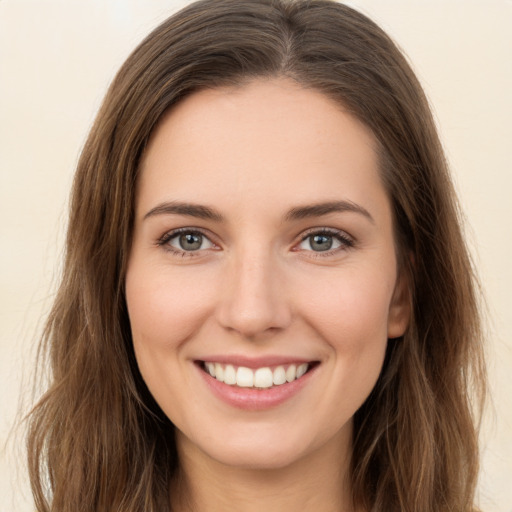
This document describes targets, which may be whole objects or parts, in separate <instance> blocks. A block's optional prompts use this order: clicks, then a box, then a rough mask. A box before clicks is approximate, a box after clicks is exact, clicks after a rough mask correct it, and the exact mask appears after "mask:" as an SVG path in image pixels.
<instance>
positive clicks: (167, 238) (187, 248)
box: [158, 229, 214, 253]
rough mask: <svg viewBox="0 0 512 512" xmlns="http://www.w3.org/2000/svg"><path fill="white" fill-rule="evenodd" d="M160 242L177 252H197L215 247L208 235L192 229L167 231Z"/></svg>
mask: <svg viewBox="0 0 512 512" xmlns="http://www.w3.org/2000/svg"><path fill="white" fill-rule="evenodd" d="M158 243H159V245H163V246H167V247H169V248H170V249H171V250H173V251H174V252H177V253H186V252H196V251H201V250H205V249H211V248H213V247H214V244H213V242H212V241H211V240H210V239H209V238H208V237H207V236H206V235H204V234H203V233H201V232H200V231H194V230H190V229H188V230H179V231H174V232H171V233H167V234H166V235H164V236H163V237H162V239H160V240H159V242H158Z"/></svg>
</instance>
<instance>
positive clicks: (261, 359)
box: [198, 355, 317, 369]
mask: <svg viewBox="0 0 512 512" xmlns="http://www.w3.org/2000/svg"><path fill="white" fill-rule="evenodd" d="M198 361H201V362H207V363H220V364H231V365H233V366H244V367H246V368H252V369H256V368H263V367H267V366H280V365H290V364H296V365H299V364H302V363H312V362H315V361H317V360H314V359H307V358H302V357H293V356H282V355H268V356H258V357H248V356H244V355H211V356H205V357H201V358H200V359H198Z"/></svg>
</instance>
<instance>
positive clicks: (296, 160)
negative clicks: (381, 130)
mask: <svg viewBox="0 0 512 512" xmlns="http://www.w3.org/2000/svg"><path fill="white" fill-rule="evenodd" d="M376 146H377V144H376V141H375V138H374V136H373V134H372V133H371V131H370V130H369V129H368V128H367V127H366V126H365V125H363V124H362V123H361V122H359V121H358V120H357V119H356V118H354V117H353V116H351V115H349V114H348V113H347V112H345V111H344V110H343V108H342V106H341V105H340V104H338V103H336V102H334V101H333V100H332V99H330V98H328V97H326V96H325V95H324V94H322V93H320V92H318V91H316V90H311V89H305V88H302V87H301V86H299V85H297V84H296V83H294V82H292V81H289V80H284V79H273V80H258V81H254V82H251V83H249V84H246V85H243V86H240V87H236V88H235V87H230V88H227V87H226V88H218V89H209V90H204V91H201V92H198V93H195V94H193V95H191V96H190V97H188V98H186V99H185V100H184V101H182V102H181V103H179V104H178V105H177V106H175V107H174V108H173V109H172V110H171V111H170V112H169V113H168V114H167V115H166V116H165V117H164V118H163V120H162V121H161V123H160V124H159V125H158V127H157V129H156V130H155V132H154V134H153V136H152V138H151V140H150V143H149V145H148V147H147V150H146V152H145V155H144V158H143V162H142V166H141V171H142V172H141V176H140V182H139V187H138V206H140V207H146V208H149V207H150V206H151V205H150V204H147V203H148V202H151V201H153V202H155V201H159V200H161V201H163V200H169V199H178V200H187V201H194V202H203V203H208V204H210V203H212V202H213V203H222V202H223V201H228V200H229V201H231V202H233V199H234V198H238V200H239V201H240V202H243V201H244V200H245V199H247V200H249V199H253V200H255V201H256V202H257V201H260V203H261V204H263V203H267V202H268V199H269V197H271V198H272V199H273V201H274V202H276V203H278V204H280V205H282V206H283V208H286V207H290V206H294V205H295V204H298V203H305V202H311V201H317V200H326V199H332V200H336V199H339V198H340V196H345V195H347V194H349V195H351V197H350V198H349V199H350V200H352V201H356V202H360V201H362V200H363V199H365V200H367V201H375V200H377V196H379V194H380V196H382V194H383V193H384V191H383V188H382V185H381V182H380V176H379V172H378V158H377V151H376ZM173 195H178V196H179V197H177V198H174V197H169V196H173ZM372 195H373V196H375V197H372ZM380 200H382V197H380Z"/></svg>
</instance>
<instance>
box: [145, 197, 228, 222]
mask: <svg viewBox="0 0 512 512" xmlns="http://www.w3.org/2000/svg"><path fill="white" fill-rule="evenodd" d="M155 215H186V216H188V217H196V218H198V219H206V220H213V221H216V222H222V221H223V220H224V217H223V216H222V215H221V214H220V213H219V212H218V211H217V210H215V209H214V208H211V207H209V206H205V205H202V204H194V203H182V202H179V201H171V202H166V203H161V204H159V205H158V206H155V207H154V208H152V209H151V210H149V212H148V213H146V215H144V220H146V219H147V218H149V217H154V216H155Z"/></svg>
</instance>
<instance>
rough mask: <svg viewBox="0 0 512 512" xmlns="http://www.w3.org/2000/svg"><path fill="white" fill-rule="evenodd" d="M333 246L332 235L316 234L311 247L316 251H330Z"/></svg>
mask: <svg viewBox="0 0 512 512" xmlns="http://www.w3.org/2000/svg"><path fill="white" fill-rule="evenodd" d="M331 247H332V236H328V235H315V236H314V237H313V240H312V241H311V248H312V249H313V250H315V251H328V250H329V249H330V248H331Z"/></svg>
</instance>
